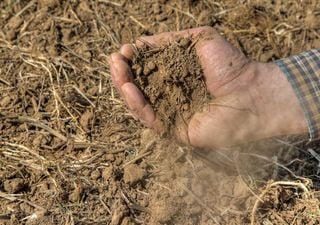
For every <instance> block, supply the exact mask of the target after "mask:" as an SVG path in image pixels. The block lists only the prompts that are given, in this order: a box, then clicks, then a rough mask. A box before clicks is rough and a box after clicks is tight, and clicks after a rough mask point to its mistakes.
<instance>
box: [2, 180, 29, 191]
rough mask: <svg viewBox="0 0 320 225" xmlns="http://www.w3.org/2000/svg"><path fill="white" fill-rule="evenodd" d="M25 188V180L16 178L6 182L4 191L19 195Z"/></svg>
mask: <svg viewBox="0 0 320 225" xmlns="http://www.w3.org/2000/svg"><path fill="white" fill-rule="evenodd" d="M24 187H25V183H24V180H23V179H21V178H14V179H11V180H6V181H5V182H4V190H5V191H6V192H8V193H11V194H14V193H18V192H19V191H21V190H22V189H23V188H24Z"/></svg>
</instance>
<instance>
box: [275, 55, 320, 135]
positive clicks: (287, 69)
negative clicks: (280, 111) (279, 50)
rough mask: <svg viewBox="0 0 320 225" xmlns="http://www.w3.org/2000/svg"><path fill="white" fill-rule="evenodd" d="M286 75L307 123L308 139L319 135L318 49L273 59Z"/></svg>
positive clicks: (319, 71) (319, 64) (319, 77)
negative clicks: (276, 59)
mask: <svg viewBox="0 0 320 225" xmlns="http://www.w3.org/2000/svg"><path fill="white" fill-rule="evenodd" d="M275 63H276V64H277V65H278V66H279V67H280V69H281V70H282V72H283V73H284V74H285V76H286V77H287V79H288V81H289V83H290V84H291V86H292V88H293V90H294V92H295V94H296V96H297V97H298V100H299V103H300V106H301V108H302V110H303V113H304V115H305V118H306V121H307V123H308V130H309V137H310V141H312V140H316V139H319V137H320V49H313V50H310V51H307V52H304V53H301V54H299V55H296V56H292V57H289V58H286V59H281V60H278V61H275Z"/></svg>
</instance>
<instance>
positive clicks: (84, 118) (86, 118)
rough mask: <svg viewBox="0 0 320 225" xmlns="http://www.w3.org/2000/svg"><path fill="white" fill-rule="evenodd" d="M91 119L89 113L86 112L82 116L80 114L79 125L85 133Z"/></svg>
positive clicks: (91, 116)
mask: <svg viewBox="0 0 320 225" xmlns="http://www.w3.org/2000/svg"><path fill="white" fill-rule="evenodd" d="M92 118H93V113H92V112H91V111H86V112H85V113H84V114H82V116H81V117H80V121H79V123H80V124H81V126H82V127H83V129H84V130H86V131H87V130H88V129H89V125H90V121H91V120H92Z"/></svg>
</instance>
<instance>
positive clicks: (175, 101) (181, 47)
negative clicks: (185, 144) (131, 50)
mask: <svg viewBox="0 0 320 225" xmlns="http://www.w3.org/2000/svg"><path fill="white" fill-rule="evenodd" d="M195 42H196V41H193V40H192V39H190V38H182V39H180V40H178V41H177V42H172V43H169V44H167V45H164V46H162V47H159V48H152V47H151V46H148V45H145V46H144V47H142V48H141V49H139V50H138V52H137V54H136V56H135V58H134V59H133V61H132V71H133V75H134V82H135V84H136V85H137V87H138V88H140V90H141V91H142V93H143V94H144V96H145V98H146V99H147V101H149V103H150V104H151V105H152V107H153V108H154V110H155V111H156V113H157V115H158V117H159V118H160V120H161V121H162V123H163V124H164V133H165V134H170V133H172V130H173V128H174V127H179V126H187V124H188V122H189V120H190V119H191V117H192V115H193V114H194V113H195V112H196V111H197V110H199V109H200V108H201V107H202V106H203V104H204V103H205V102H206V101H207V91H206V86H205V82H204V76H203V72H202V69H201V66H200V64H199V59H198V56H197V54H196V49H195V47H194V46H195Z"/></svg>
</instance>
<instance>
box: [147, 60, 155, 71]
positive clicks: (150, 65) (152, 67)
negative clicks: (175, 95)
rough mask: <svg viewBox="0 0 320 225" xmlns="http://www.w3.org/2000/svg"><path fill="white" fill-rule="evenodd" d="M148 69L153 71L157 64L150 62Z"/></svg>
mask: <svg viewBox="0 0 320 225" xmlns="http://www.w3.org/2000/svg"><path fill="white" fill-rule="evenodd" d="M147 67H148V69H149V70H150V71H153V70H155V69H156V64H155V63H154V62H148V64H147Z"/></svg>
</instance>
